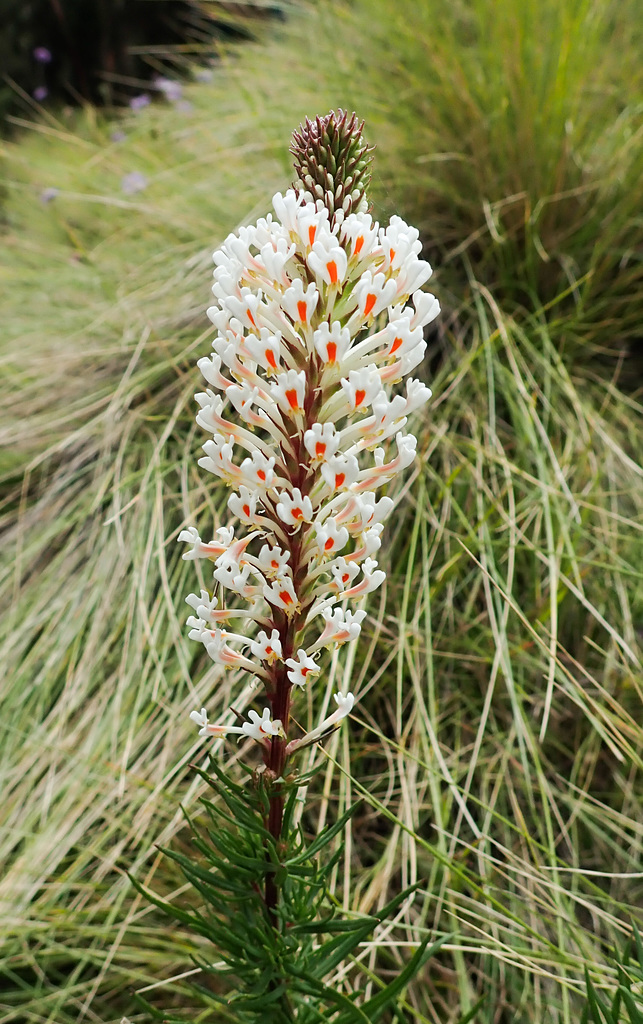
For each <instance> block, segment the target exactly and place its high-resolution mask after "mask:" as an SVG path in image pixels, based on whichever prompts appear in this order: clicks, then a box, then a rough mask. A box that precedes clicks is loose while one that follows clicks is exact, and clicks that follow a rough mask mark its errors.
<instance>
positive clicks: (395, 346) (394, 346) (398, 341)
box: [389, 338, 402, 356]
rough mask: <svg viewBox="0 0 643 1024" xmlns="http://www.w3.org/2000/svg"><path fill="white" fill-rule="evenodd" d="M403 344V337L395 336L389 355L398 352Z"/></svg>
mask: <svg viewBox="0 0 643 1024" xmlns="http://www.w3.org/2000/svg"><path fill="white" fill-rule="evenodd" d="M401 344H402V339H401V338H395V339H394V340H393V344H392V345H391V351H390V352H389V355H390V356H392V355H393V353H394V352H397V350H398V348H399V347H400V345H401Z"/></svg>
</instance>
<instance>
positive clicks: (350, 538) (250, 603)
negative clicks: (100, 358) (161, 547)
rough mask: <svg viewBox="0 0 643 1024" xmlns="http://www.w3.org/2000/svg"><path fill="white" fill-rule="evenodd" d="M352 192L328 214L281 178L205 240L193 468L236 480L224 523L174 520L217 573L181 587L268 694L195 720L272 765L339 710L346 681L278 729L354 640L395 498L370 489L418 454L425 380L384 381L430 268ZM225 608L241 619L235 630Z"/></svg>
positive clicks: (332, 723) (399, 357)
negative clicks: (214, 239) (244, 717)
mask: <svg viewBox="0 0 643 1024" xmlns="http://www.w3.org/2000/svg"><path fill="white" fill-rule="evenodd" d="M364 206H365V203H364V202H361V203H360V204H359V206H358V208H357V209H355V206H353V207H352V209H353V210H354V212H350V213H348V214H347V215H345V214H342V211H341V210H339V211H337V212H336V213H335V215H334V217H333V219H332V221H331V219H330V218H329V213H328V209H327V207H326V206H325V205H324V203H323V202H322V201H321V200H319V199H317V200H315V199H313V196H312V195H310V194H309V193H306V192H297V191H295V190H290V191H288V192H287V193H286V194H285V195H280V194H278V195H276V196H275V197H274V199H273V207H274V212H275V216H272V215H268V216H267V217H266V218H262V219H261V220H259V221H258V223H257V224H255V225H254V226H252V227H242V228H240V229H239V231H238V232H237V233H236V234H232V235H230V236H229V237H228V238H227V239H226V241H225V243H224V245H223V246H222V247H221V249H219V250H218V251H217V252H215V254H214V262H215V265H216V269H215V271H214V286H213V289H212V290H213V293H214V295H215V298H216V304H215V305H214V306H212V307H211V308H210V309H209V310H208V316H209V318H210V320H211V321H212V323H213V324H214V326H215V327H216V329H217V334H216V337H215V339H214V341H213V345H212V347H213V353H212V354H211V355H210V356H205V357H203V358H201V359H200V360H199V362H198V366H199V368H200V370H201V372H202V374H203V376H204V378H205V380H206V382H207V385H208V387H207V388H206V389H205V390H204V391H202V392H200V393H199V394H197V395H196V400H197V402H198V405H199V412H198V415H197V423H198V424H199V426H201V427H202V428H203V429H204V430H205V431H206V432H208V433H209V434H210V437H209V439H208V440H206V442H205V444H204V445H203V452H204V455H203V457H202V458H201V459H200V460H199V465H200V466H201V467H202V468H203V469H204V470H206V471H207V472H209V473H213V474H214V475H215V476H217V477H220V478H221V479H223V480H224V481H225V482H226V483H227V484H228V486H229V487H230V488H231V491H232V493H231V494H230V497H229V500H228V507H229V509H230V512H231V513H232V515H233V516H234V517H235V519H236V525H235V526H229V527H222V528H220V529H218V530H217V531H216V534H215V536H214V537H213V539H211V540H209V541H207V542H205V541H203V540H201V538H200V536H199V534H198V533H197V531H196V529H195V528H194V527H190V528H189V529H187V530H184V531H183V532H182V533H181V534H180V537H179V540H181V541H185V542H187V543H188V544H189V549H188V550H187V552H186V553H185V554H184V556H183V557H184V558H203V559H209V560H210V561H211V562H212V563H213V565H214V569H213V577H214V581H215V584H216V585H215V587H214V592H213V593H212V594H211V593H210V592H209V591H205V590H202V591H201V593H200V595H196V594H191V595H190V596H189V597H188V598H187V602H188V604H189V605H190V606H191V608H192V610H193V612H194V614H193V615H191V616H190V618H189V619H188V626H189V630H190V632H189V636H190V637H191V638H192V639H194V640H197V641H199V642H201V643H202V644H203V645H204V647H205V648H206V650H207V652H208V654H209V656H210V657H211V658H212V660H213V661H214V662H216V663H218V664H222V665H227V666H230V667H236V668H240V669H243V670H246V671H248V672H250V673H251V674H252V675H254V676H255V677H257V678H258V679H259V680H261V681H262V682H263V684H264V686H265V693H266V698H267V703H268V704H269V707H265V708H264V709H263V715H262V717H261V718H260V717H259V715H258V714H257V713H256V712H254V711H251V712H250V720H249V721H244V722H243V724H242V725H210V724H209V723H208V720H207V714H206V712H205V709H203V710H202V711H201V712H200V713H199V712H197V711H194V712H193V713H192V716H191V717H192V719H193V720H194V721H195V722H196V724H197V725H199V726H200V735H212V736H219V735H224V734H226V733H237V734H238V735H239V736H240V737H243V736H249V737H252V738H253V739H255V740H256V741H258V742H259V743H260V744H262V745H263V747H264V750H265V756H266V763H269V760H268V757H269V751H270V749H271V747H272V745H273V743H275V742H276V741H278V742H279V744H280V747H281V749H282V755H281V759H280V761H279V764H280V765H281V766H283V761H284V760H285V758H286V757H287V756H289V754H291V753H292V752H293V751H294V750H295V749H298V748H300V747H301V746H303V745H307V744H309V743H312V742H314V741H316V740H318V739H320V738H322V737H323V736H324V735H325V734H327V733H328V732H329V731H330V730H331V729H333V728H334V727H336V726H337V725H338V724H339V722H340V721H341V719H342V718H343V717H344V716H346V715H347V714H349V712H350V711H351V708H352V706H353V700H354V698H353V695H352V694H350V693H347V694H342V693H338V694H336V696H335V701H336V703H337V709H336V710H335V711H334V712H333V713H332V714H331V715H330V716H329V717H328V718H326V719H325V720H324V721H322V722H321V723H320V725H319V726H318V727H317V728H316V729H314V730H313V731H312V732H311V733H308V734H306V735H305V736H300V737H298V738H295V739H289V737H288V723H289V714H290V703H291V696H292V693H293V692H295V693H296V692H298V691H299V690H301V689H304V688H305V687H306V686H308V685H309V682H310V680H311V679H312V678H313V677H314V676H315V675H316V674H317V673H318V672H319V664H318V661H317V658H318V656H319V652H320V651H321V650H322V649H323V648H326V647H330V646H331V645H336V644H343V643H348V642H351V641H353V640H355V639H356V638H357V637H358V636H359V633H360V629H361V626H362V622H363V620H364V617H365V614H366V613H365V611H364V610H363V609H358V610H355V609H353V610H351V609H350V607H349V603H350V602H355V601H358V602H359V601H361V599H362V598H363V597H364V596H365V595H367V594H369V593H370V592H371V591H373V590H375V589H376V588H377V587H379V586H380V585H381V583H382V582H383V580H384V578H385V574H384V572H383V571H382V570H381V569H380V568H378V562H377V554H378V550H379V548H380V546H381V543H382V530H383V527H384V522H385V520H386V519H387V517H388V516H389V515H390V513H391V510H392V508H393V501H392V500H391V498H389V497H387V496H380V497H378V495H377V492H378V491H379V490H380V489H381V488H382V487H384V486H385V485H386V484H388V483H389V482H390V481H391V480H392V479H393V477H395V476H396V475H397V474H398V473H400V472H402V471H403V470H404V469H406V468H407V467H408V466H409V465H410V464H411V462H412V461H413V460H414V458H415V449H416V439H415V437H414V436H413V435H412V434H410V433H408V432H405V428H406V425H407V422H408V418H409V416H410V415H411V414H412V413H414V412H415V411H416V410H418V409H419V408H421V407H422V406H423V405H424V403H425V402H426V401H427V399H428V398H429V397H430V394H431V392H430V390H429V388H428V387H426V386H425V385H424V384H423V383H421V382H420V381H419V380H413V379H409V380H407V382H406V386H405V388H403V389H402V388H398V389H397V393H393V391H392V389H393V388H394V386H395V385H398V384H399V383H400V382H401V381H402V379H403V378H404V377H406V376H407V375H408V374H409V373H410V372H411V371H412V370H413V369H414V368H415V367H416V366H418V364H419V363H420V362H421V361H422V358H423V356H424V352H425V348H426V343H425V341H424V338H423V328H424V326H425V325H426V324H428V323H430V322H431V321H432V320H433V319H434V318H435V317H436V316H437V314H438V313H439V305H438V302H437V300H436V299H435V297H434V296H433V295H430V294H428V293H425V292H423V291H421V288H422V285H424V284H425V282H426V281H427V280H428V278H429V277H430V275H431V268H430V266H429V264H428V263H426V262H425V261H423V260H422V259H420V258H419V253H420V249H421V244H420V241H419V239H418V232H417V231H416V230H415V229H414V228H411V227H409V226H408V225H407V224H405V223H404V221H403V220H401V219H400V218H399V217H393V218H392V219H391V222H390V224H389V225H388V227H380V226H379V225H378V224H377V223H376V222H374V221H373V219H372V217H371V215H370V214H369V213H367V212H366V211H365V209H364ZM235 619H237V620H240V621H241V622H242V623H243V622H246V624H247V625H248V627H249V628H247V629H245V630H244V629H243V626H241V627H240V628H241V630H242V631H241V632H232V631H230V629H229V624H230V621H231V620H235ZM249 620H250V622H251V623H256V624H257V626H258V627H261V628H259V629H258V631H257V632H256V633H255V632H254V629H253V628H252V627H250V622H249ZM278 760H279V759H278Z"/></svg>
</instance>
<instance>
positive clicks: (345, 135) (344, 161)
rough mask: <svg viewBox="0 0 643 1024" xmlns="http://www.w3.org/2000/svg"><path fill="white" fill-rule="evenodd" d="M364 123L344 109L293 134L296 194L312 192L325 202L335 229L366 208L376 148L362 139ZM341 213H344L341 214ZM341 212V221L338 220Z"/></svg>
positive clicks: (317, 118) (306, 123) (314, 121)
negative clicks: (338, 223)
mask: <svg viewBox="0 0 643 1024" xmlns="http://www.w3.org/2000/svg"><path fill="white" fill-rule="evenodd" d="M363 128H364V122H363V121H362V122H361V124H360V123H358V120H357V114H355V113H353V114H351V115H350V117H349V115H348V113H347V112H346V111H344V110H341V109H340V110H339V111H338V112H337V113H335V111H334V110H331V112H330V114H326V115H325V116H324V117H319V116H318V117H316V118H315V119H314V120H313V121H311V120H310V119H309V118H306V121H305V124H300V125H299V129H298V130H297V131H295V132H293V136H292V143H291V146H290V152H291V153H292V155H293V157H294V158H295V161H294V166H295V172H296V174H297V178H298V180H297V181H295V182H294V185H293V187H294V189H295V191H296V192H302V191H304V192H309V193H310V195H311V196H312V197H313V199H321V200H322V201H323V203H324V205H325V207H326V209H327V210H328V216H329V218H330V223H331V227H334V225H335V224H336V222H337V220H338V219H340V220H341V219H343V217H346V216H347V215H348V214H349V213H351V212H352V211H354V210H357V209H359V208H360V207H362V206H363V204H364V200H365V199H366V190H367V188H368V186H369V184H370V180H371V171H370V164H371V161H372V159H373V158H372V156H371V155H370V154H371V153H372V152H373V149H374V148H375V147H374V146H369V145H368V143H367V142H366V140H365V139H364V138H363V136H362V130H363ZM340 211H341V213H340ZM338 213H339V218H338Z"/></svg>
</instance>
